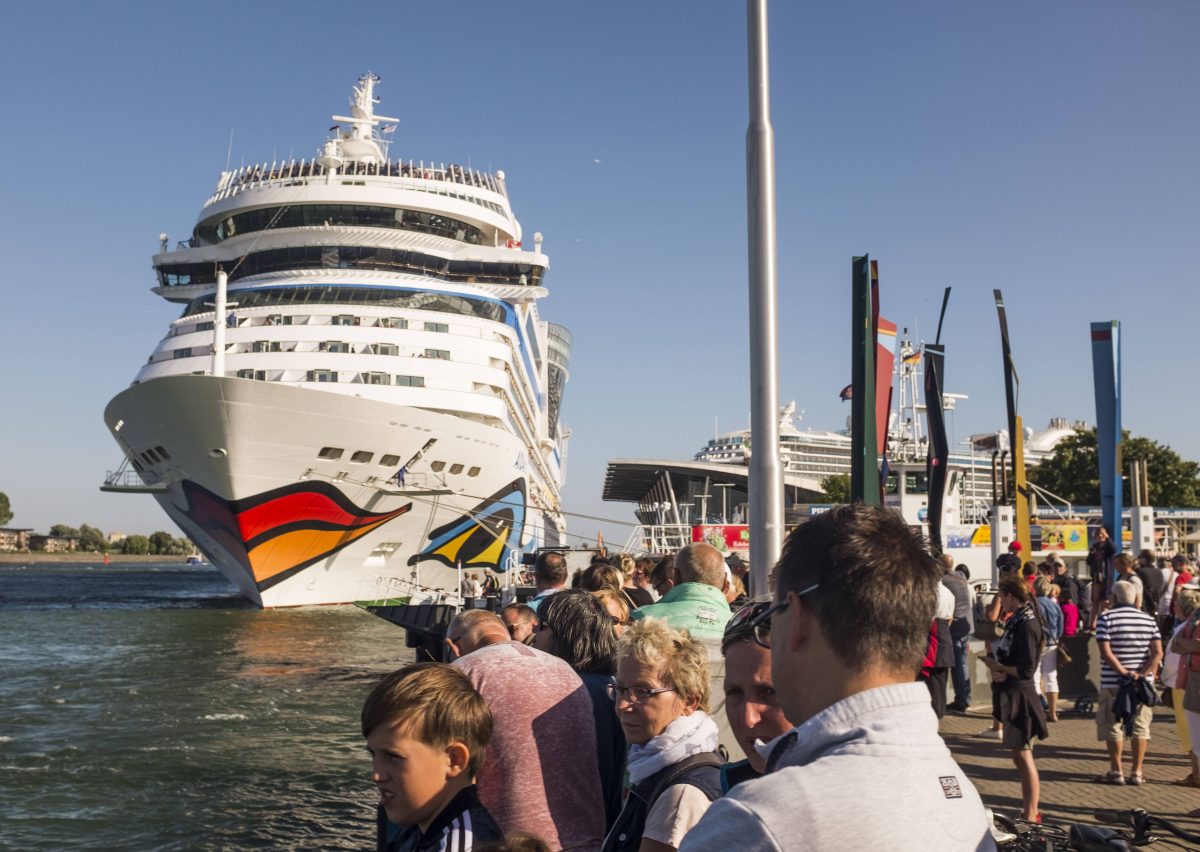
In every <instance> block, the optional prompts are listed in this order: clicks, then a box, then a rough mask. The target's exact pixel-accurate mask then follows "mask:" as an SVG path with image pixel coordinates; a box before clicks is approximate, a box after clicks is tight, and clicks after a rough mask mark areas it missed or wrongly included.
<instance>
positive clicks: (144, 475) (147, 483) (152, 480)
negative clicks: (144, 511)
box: [100, 458, 167, 494]
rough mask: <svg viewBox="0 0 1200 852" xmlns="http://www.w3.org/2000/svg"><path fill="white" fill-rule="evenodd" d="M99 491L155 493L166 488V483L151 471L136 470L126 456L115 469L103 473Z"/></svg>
mask: <svg viewBox="0 0 1200 852" xmlns="http://www.w3.org/2000/svg"><path fill="white" fill-rule="evenodd" d="M100 490H101V491H107V492H109V493H115V494H157V493H160V492H163V491H166V490H167V484H166V483H165V482H163V481H162V480H161V479H160V478H159V477H158V475H157V474H155V473H153V472H152V471H148V470H144V471H138V470H135V469H134V468H133V467H131V466H130V463H129V459H128V458H126V459H125V460H124V461H123V462H122V463H121V466H120V467H118V468H117V469H116V470H110V471H107V472H106V473H105V474H104V484H103V485H101V486H100Z"/></svg>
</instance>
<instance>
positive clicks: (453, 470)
mask: <svg viewBox="0 0 1200 852" xmlns="http://www.w3.org/2000/svg"><path fill="white" fill-rule="evenodd" d="M462 472H463V466H462V465H461V464H452V465H450V474H451V476H454V475H457V474H460V473H462Z"/></svg>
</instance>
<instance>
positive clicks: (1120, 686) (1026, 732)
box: [931, 527, 1200, 822]
mask: <svg viewBox="0 0 1200 852" xmlns="http://www.w3.org/2000/svg"><path fill="white" fill-rule="evenodd" d="M1021 552H1022V545H1021V542H1019V541H1014V542H1012V544H1011V545H1010V546H1009V548H1008V552H1006V553H1005V554H1003V555H1002V556H1001V557H1000V559H999V560H997V568H998V569H999V572H1000V579H999V584H998V585H999V589H998V593H997V594H995V595H994V596H993V598H992V599H991V601H990V602H989V603H988V604H987V605H986V606H983V607H982V612H981V615H980V617H979V619H978V623H971V625H970V629H971V632H972V633H973V634H974V635H975V636H977V637H979V638H981V639H985V640H988V641H987V642H986V645H985V648H986V652H987V656H986V657H985V658H984V659H983V663H984V664H985V665H986V667H987V668H988V670H989V671H990V673H991V676H992V684H991V686H992V718H993V721H992V724H991V725H990V726H989V727H988V728H986V729H985V730H984V731H982V732H981V734H980V736H985V737H992V738H996V739H1000V740H1002V741H1003V742H1004V745H1005V746H1007V747H1008V748H1010V749H1011V751H1012V759H1013V763H1014V765H1015V766H1016V768H1017V771H1018V775H1019V778H1020V781H1021V792H1022V807H1023V811H1024V814H1023V816H1024V818H1025V819H1027V820H1029V821H1033V822H1040V821H1041V812H1040V811H1039V810H1038V804H1039V798H1040V779H1039V776H1038V770H1037V766H1036V764H1035V762H1034V759H1033V744H1034V742H1035V740H1041V739H1045V738H1046V737H1047V736H1048V735H1049V730H1050V729H1049V727H1048V725H1049V724H1050V723H1055V722H1057V721H1058V720H1059V701H1058V699H1059V676H1058V671H1059V666H1060V663H1061V662H1070V657H1068V656H1067V650H1066V646H1065V642H1064V640H1065V639H1070V638H1072V637H1076V636H1079V635H1081V634H1092V638H1094V639H1095V653H1096V655H1097V656H1098V658H1099V669H1100V683H1099V694H1098V695H1096V696H1095V698H1094V708H1095V714H1096V737H1097V740H1098V741H1099V742H1102V743H1104V746H1105V750H1106V754H1107V759H1108V766H1107V768H1106V769H1105V770H1104V771H1103V772H1101V773H1100V774H1099V775H1098V776H1097V778H1096V781H1097V782H1098V783H1101V784H1112V785H1122V786H1123V785H1126V784H1132V785H1142V784H1145V783H1146V777H1145V773H1144V763H1145V757H1146V750H1147V745H1148V742H1149V739H1150V722H1151V719H1152V717H1153V708H1154V706H1155V705H1156V704H1158V703H1159V700H1160V698H1159V692H1158V687H1159V686H1165V688H1166V689H1165V692H1164V693H1163V700H1164V701H1166V702H1167V703H1168V704H1170V705H1171V706H1172V707H1173V709H1174V711H1175V718H1176V727H1177V729H1178V732H1179V738H1180V743H1181V745H1182V747H1183V750H1184V752H1185V753H1187V754H1188V755H1189V757H1190V761H1191V765H1192V771H1191V772H1190V773H1189V774H1188V775H1187V776H1186V777H1184V778H1182V779H1179V780H1178V781H1177V782H1176V783H1178V784H1182V785H1185V786H1191V787H1200V758H1198V757H1197V756H1198V755H1200V731H1196V728H1197V727H1198V726H1200V641H1196V640H1197V638H1200V615H1198V614H1197V608H1198V605H1200V588H1198V587H1197V586H1196V585H1194V583H1193V578H1194V577H1195V570H1194V568H1193V566H1192V564H1191V562H1190V560H1189V559H1188V557H1186V556H1184V555H1182V554H1177V555H1175V556H1174V557H1172V558H1171V559H1170V560H1167V559H1165V558H1162V557H1157V556H1156V555H1155V554H1154V553H1152V552H1151V551H1149V550H1143V551H1142V552H1141V553H1139V554H1137V556H1136V557H1134V556H1131V555H1130V554H1128V553H1118V552H1116V547H1115V546H1114V544H1113V542H1112V540H1111V539H1110V537H1109V535H1108V532H1107V531H1106V530H1105V529H1104V528H1103V527H1100V528H1099V529H1098V531H1097V534H1096V537H1095V540H1094V541H1093V542H1092V544H1091V547H1090V548H1089V550H1088V554H1087V558H1086V560H1085V562H1084V564H1085V566H1086V571H1085V572H1084V574H1083V576H1081V577H1077V576H1075V575H1073V574H1072V573H1071V572H1070V570H1069V569H1068V566H1067V564H1066V562H1065V561H1064V560H1063V559H1062V558H1060V557H1059V555H1058V554H1056V553H1050V554H1049V555H1048V556H1047V558H1046V559H1045V560H1043V561H1042V562H1041V563H1035V562H1033V561H1022V559H1021ZM961 569H962V566H958V568H957V569H954V570H955V571H958V570H961ZM946 571H947V574H946V578H948V577H950V572H951V569H950V567H949V563H948V562H947V563H946ZM943 583H944V584H947V585H950V584H951V581H950V580H948V579H945V578H944V579H943ZM967 613H968V618H970V619H972V621H973V616H974V613H975V608H974V607H972V608H969V609H968V610H967ZM955 620H957V616H955ZM952 623H953V622H952ZM1075 647H1076V650H1077V652H1078V651H1079V650H1081V649H1080V648H1079V647H1078V645H1076V646H1075ZM1082 650H1085V651H1086V648H1084V649H1082ZM958 652H959V648H958V647H957V646H955V653H956V655H957V654H958ZM1164 652H1165V653H1164ZM1192 671H1195V672H1196V676H1195V677H1194V678H1193V677H1192V676H1191V672H1192ZM957 686H958V683H957V681H956V688H957ZM932 689H933V687H932V686H931V690H932ZM966 690H967V693H966V694H969V690H970V687H969V684H968V685H967V687H966ZM959 695H963V693H959ZM959 701H960V698H959V697H958V696H956V701H955V704H952V705H950V707H951V708H952V709H956V710H957V709H964V708H963V707H962V706H961V705H959V703H958V702H959ZM934 703H935V706H936V703H937V702H936V697H935V701H934ZM1189 723H1190V724H1189ZM1127 740H1128V746H1129V748H1128V753H1129V771H1128V773H1127V772H1126V771H1125V754H1126V741H1127Z"/></svg>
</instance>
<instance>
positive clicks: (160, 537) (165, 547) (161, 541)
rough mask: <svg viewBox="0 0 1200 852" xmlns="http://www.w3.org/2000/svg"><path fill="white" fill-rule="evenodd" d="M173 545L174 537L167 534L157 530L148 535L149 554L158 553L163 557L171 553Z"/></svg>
mask: <svg viewBox="0 0 1200 852" xmlns="http://www.w3.org/2000/svg"><path fill="white" fill-rule="evenodd" d="M174 544H175V537H174V536H172V535H171V534H170V533H169V532H163V531H162V530H158V531H156V532H152V533H150V552H151V553H158V554H161V555H163V556H165V555H167V554H168V553H171V552H172V551H171V548H172V546H173V545H174Z"/></svg>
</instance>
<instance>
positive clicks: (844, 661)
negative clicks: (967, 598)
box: [679, 503, 996, 852]
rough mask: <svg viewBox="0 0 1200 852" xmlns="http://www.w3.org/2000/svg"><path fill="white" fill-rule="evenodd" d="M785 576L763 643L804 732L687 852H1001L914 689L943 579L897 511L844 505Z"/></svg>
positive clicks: (704, 822) (816, 527) (816, 522)
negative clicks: (854, 851) (933, 851)
mask: <svg viewBox="0 0 1200 852" xmlns="http://www.w3.org/2000/svg"><path fill="white" fill-rule="evenodd" d="M775 573H776V590H775V597H774V603H773V604H772V605H771V607H769V608H768V609H767V610H765V611H764V612H763V613H762V614H760V615H759V616H758V618H759V619H760V620H762V621H765V620H767V619H770V622H771V624H770V629H769V634H767V635H765V636H763V637H761V638H763V639H765V640H767V642H768V643H769V644H770V645H771V675H772V681H773V684H774V688H775V691H776V694H777V695H778V698H779V705H780V707H781V708H782V710H783V711H784V714H785V715H786V717H787V718H788V719H789V720H791V721H792V722H795V723H796V727H794V728H792V729H791V730H790V731H789V732H788V733H786V734H784V735H783V736H782V737H779V738H778V739H776V740H775V741H774V742H773V743H771V744H770V756H769V757H768V759H767V766H766V770H767V774H768V776H769V777H763V778H759V779H756V780H749V781H744V782H742V783H741V784H738V785H737V786H736V787H734V788H733V789H732V790H730V791H729V793H728V794H727V795H726V796H725V797H724V798H721V799H718V800H717V801H716V802H714V803H713V804H712V806H711V807H710V808H709V809H708V811H707V812H706V813H705V814H704V817H703V818H702V819H701V820H700V822H699V823H698V824H697V825H696V826H695V827H694V828H693V829H692V830H691V831H690V832H689V833H688V834H687V835H686V836H685V837H684V839H683V843H682V844H681V845H680V847H679V852H729V850H733V849H754V850H768V852H801V850H823V849H887V850H889V852H926V850H929V849H937V850H939V852H988V851H989V850H994V849H995V848H996V846H995V842H994V841H993V840H992V835H991V830H990V820H989V819H988V818H987V814H986V813H985V812H984V808H983V802H982V801H981V800H980V798H979V793H978V792H977V791H976V789H975V787H974V785H972V784H971V781H970V779H968V778H967V776H966V774H965V773H964V772H963V771H962V769H961V768H960V767H959V766H958V764H957V763H956V762H955V761H954V758H953V756H952V755H951V754H950V751H949V749H947V748H946V744H945V743H944V742H943V741H942V739H941V737H940V736H939V735H938V729H937V728H938V721H937V717H936V716H935V715H934V713H933V709H932V708H931V707H930V706H929V693H928V692H927V691H926V689H925V687H924V685H922V684H921V683H919V682H917V681H914V680H913V673H914V671H915V670H916V668H917V666H918V665H919V664H920V662H921V658H922V656H923V655H924V652H925V646H926V642H927V639H928V636H929V625H930V623H931V622H932V620H933V616H934V610H935V606H936V603H937V594H936V586H937V583H938V579H939V577H940V576H941V571H940V570H939V568H938V566H937V564H936V563H935V561H934V559H933V556H932V555H931V554H930V553H929V551H928V550H927V549H926V548H925V546H924V543H923V542H922V540H921V538H920V536H919V535H917V534H914V533H913V532H912V530H910V529H909V527H908V524H907V523H906V522H905V520H904V518H903V517H902V516H901V515H900V513H899V512H897V511H895V510H893V509H888V508H883V507H879V506H865V505H863V504H861V503H853V504H849V505H844V506H838V507H835V508H834V509H831V510H830V511H828V512H825V513H823V514H821V515H818V516H816V517H815V518H813V519H812V520H810V521H808V522H806V523H804V524H801V525H800V526H798V527H797V528H796V529H795V530H794V531H793V532H792V533H791V535H789V536H788V540H787V544H786V546H785V549H784V553H783V556H782V557H781V558H780V560H779V563H778V565H776V566H775ZM848 613H854V614H855V615H856V617H853V618H849V617H847V614H848ZM848 809H849V810H848ZM848 814H849V816H848Z"/></svg>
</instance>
